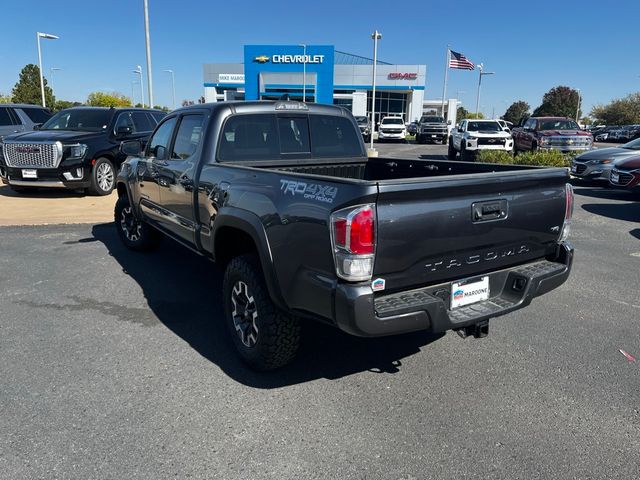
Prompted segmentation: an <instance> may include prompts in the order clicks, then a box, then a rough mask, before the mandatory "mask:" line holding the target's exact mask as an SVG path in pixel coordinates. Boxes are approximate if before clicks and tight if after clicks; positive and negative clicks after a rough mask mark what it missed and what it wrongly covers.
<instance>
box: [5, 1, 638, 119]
mask: <svg viewBox="0 0 640 480" xmlns="http://www.w3.org/2000/svg"><path fill="white" fill-rule="evenodd" d="M142 3H143V2H142V0H109V1H108V2H106V1H104V0H103V1H97V0H83V1H79V0H59V1H57V2H51V1H50V0H47V1H45V0H20V1H13V2H8V3H7V4H5V5H4V8H3V26H2V29H1V30H0V93H4V94H7V93H9V92H10V91H11V89H12V88H13V86H14V84H15V83H16V81H17V79H18V74H19V72H20V70H21V69H22V67H23V66H24V65H25V64H28V63H37V60H38V57H37V47H36V32H37V31H40V32H46V33H52V34H55V35H58V36H59V37H60V39H59V40H42V52H43V53H42V55H43V65H44V66H43V71H44V73H45V76H47V77H48V78H49V79H50V80H51V83H52V84H53V88H54V93H55V95H56V98H58V99H61V100H72V101H74V100H76V101H85V100H86V97H87V95H88V94H89V93H90V92H93V91H97V90H100V91H117V92H120V93H123V94H125V95H127V96H131V95H132V83H131V82H132V81H134V80H136V78H137V77H138V76H137V75H136V74H134V73H133V72H132V70H133V69H135V68H136V66H137V65H142V66H143V69H145V76H146V63H145V62H146V57H145V41H144V19H143V9H142ZM605 5H606V3H603V2H602V1H601V0H597V1H596V0H581V1H579V2H564V1H558V0H555V1H549V0H537V1H535V2H522V1H519V0H509V1H503V0H491V1H486V0H484V1H482V0H481V1H478V0H456V1H450V0H439V1H432V0H422V1H417V2H390V1H389V0H384V1H378V0H372V1H367V2H361V1H348V0H341V1H335V0H323V1H307V2H300V1H296V2H294V1H277V0H272V1H270V2H268V1H264V0H263V1H254V0H243V1H242V2H238V3H237V4H235V3H234V2H216V1H213V0H210V1H206V0H180V1H177V0H149V17H150V24H151V27H150V35H151V57H152V62H153V84H154V97H155V99H154V100H155V102H154V103H156V104H159V105H166V106H169V107H170V106H171V104H172V97H171V80H170V75H169V74H168V73H165V72H163V70H166V69H172V70H174V72H175V81H176V97H177V102H178V103H180V101H181V100H183V99H190V100H196V99H197V98H199V97H200V96H201V95H203V85H202V84H203V78H202V65H203V64H204V63H225V62H229V63H234V62H242V58H243V47H244V45H245V44H300V43H306V44H308V45H313V44H324V45H334V46H335V48H336V49H337V50H341V51H346V52H349V53H353V54H357V55H362V56H367V57H371V56H372V49H373V45H372V44H373V42H372V40H371V37H370V35H371V32H373V31H374V30H375V29H377V30H379V31H380V32H381V33H382V35H383V38H382V40H380V42H379V46H378V57H379V59H380V60H383V61H386V62H389V63H394V64H426V65H427V80H426V93H425V97H426V98H428V99H439V98H441V96H442V86H443V77H444V67H445V53H446V48H447V44H450V45H451V48H452V49H453V50H456V51H458V52H462V53H463V54H465V55H466V56H467V57H468V58H469V59H470V60H471V61H473V62H474V63H480V62H482V63H484V65H485V71H492V72H495V75H492V76H488V77H484V78H483V86H482V95H481V99H480V105H481V110H482V111H483V112H484V113H485V114H486V115H491V114H492V112H493V111H494V109H495V114H496V116H498V115H502V114H503V113H504V111H505V109H506V108H507V107H508V105H510V104H511V102H513V101H516V100H525V101H526V102H528V103H529V104H530V105H531V107H532V108H535V107H536V106H538V105H539V104H540V102H541V99H542V95H543V94H544V93H545V92H546V91H547V90H549V89H550V88H552V87H554V86H557V85H567V86H570V87H573V88H578V89H580V91H581V93H582V96H583V102H584V103H583V111H585V112H587V113H588V112H589V111H590V109H591V107H592V106H593V105H594V104H599V103H606V102H608V101H610V100H612V99H614V98H619V97H623V96H625V95H627V94H629V93H631V92H636V91H639V90H640V64H639V63H638V61H637V58H638V57H637V48H636V47H637V45H638V36H639V33H638V28H637V19H638V17H639V16H640V15H639V14H640V1H638V0H618V1H616V2H615V8H607V7H606V6H605ZM51 68H59V69H61V70H58V71H55V72H54V74H53V76H51V74H50V69H51ZM477 82H478V74H477V71H473V72H469V71H464V70H450V75H449V86H448V93H449V94H448V95H447V96H448V97H456V94H457V92H460V93H459V94H458V96H459V97H460V99H461V100H462V102H463V105H464V106H465V108H467V109H469V110H471V111H473V110H475V103H476V88H477ZM139 89H140V86H139V85H135V88H134V94H135V100H136V101H137V102H139V99H140V93H139V92H140V90H139ZM145 91H146V78H145ZM462 92H464V93H462ZM145 95H146V93H145Z"/></svg>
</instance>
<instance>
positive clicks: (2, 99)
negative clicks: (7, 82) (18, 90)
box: [0, 93, 12, 103]
mask: <svg viewBox="0 0 640 480" xmlns="http://www.w3.org/2000/svg"><path fill="white" fill-rule="evenodd" d="M0 103H12V99H11V95H4V94H3V93H0Z"/></svg>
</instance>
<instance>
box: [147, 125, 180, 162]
mask: <svg viewBox="0 0 640 480" xmlns="http://www.w3.org/2000/svg"><path fill="white" fill-rule="evenodd" d="M177 120H178V119H177V117H171V118H169V119H167V120H166V121H165V122H164V123H162V124H160V126H159V127H158V129H157V130H156V132H155V133H154V134H153V137H151V140H149V144H148V146H147V157H155V158H156V159H158V160H167V159H168V158H169V143H171V137H172V135H173V129H174V128H175V126H176V123H177Z"/></svg>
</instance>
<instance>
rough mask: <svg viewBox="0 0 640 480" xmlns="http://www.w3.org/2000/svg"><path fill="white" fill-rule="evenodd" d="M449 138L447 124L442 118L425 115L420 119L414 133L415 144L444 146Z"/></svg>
mask: <svg viewBox="0 0 640 480" xmlns="http://www.w3.org/2000/svg"><path fill="white" fill-rule="evenodd" d="M448 138H449V123H448V122H446V121H445V119H444V117H439V116H436V115H426V116H423V117H421V118H420V121H419V122H418V128H417V131H416V142H417V143H427V142H436V141H437V142H442V143H443V144H444V145H446V143H447V139H448Z"/></svg>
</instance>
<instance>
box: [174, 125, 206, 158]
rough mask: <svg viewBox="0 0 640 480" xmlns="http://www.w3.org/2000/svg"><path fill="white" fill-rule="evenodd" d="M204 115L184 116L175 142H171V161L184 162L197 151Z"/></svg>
mask: <svg viewBox="0 0 640 480" xmlns="http://www.w3.org/2000/svg"><path fill="white" fill-rule="evenodd" d="M203 123H204V115H185V116H184V117H182V121H181V122H180V126H179V127H178V133H176V140H175V142H173V152H172V154H171V159H172V160H186V159H187V158H190V157H191V156H192V155H193V154H194V153H196V150H197V149H198V144H199V143H200V138H201V137H202V124H203Z"/></svg>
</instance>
